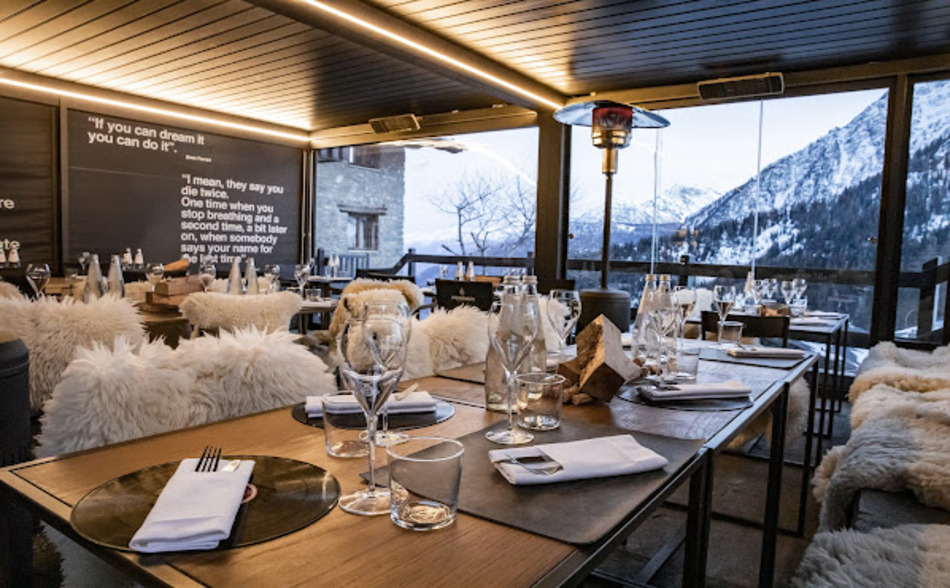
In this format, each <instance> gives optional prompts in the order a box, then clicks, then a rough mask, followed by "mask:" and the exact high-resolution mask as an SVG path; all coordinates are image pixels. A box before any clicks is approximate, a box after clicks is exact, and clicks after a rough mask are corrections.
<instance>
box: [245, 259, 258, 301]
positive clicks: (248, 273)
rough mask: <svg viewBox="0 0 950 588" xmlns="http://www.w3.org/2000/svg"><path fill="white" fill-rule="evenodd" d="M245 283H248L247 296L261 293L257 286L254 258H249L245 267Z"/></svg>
mask: <svg viewBox="0 0 950 588" xmlns="http://www.w3.org/2000/svg"><path fill="white" fill-rule="evenodd" d="M244 281H245V282H246V283H247V290H245V292H244V293H245V294H247V295H249V296H253V295H256V294H258V293H259V292H260V289H259V288H258V284H257V268H256V267H254V258H253V257H248V258H247V263H246V264H245V266H244Z"/></svg>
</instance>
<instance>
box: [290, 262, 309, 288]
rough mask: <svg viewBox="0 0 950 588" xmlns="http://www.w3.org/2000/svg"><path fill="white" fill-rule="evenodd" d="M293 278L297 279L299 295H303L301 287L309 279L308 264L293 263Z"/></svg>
mask: <svg viewBox="0 0 950 588" xmlns="http://www.w3.org/2000/svg"><path fill="white" fill-rule="evenodd" d="M294 279H295V280H297V285H298V286H300V295H301V296H303V288H304V286H305V285H306V284H307V280H309V279H310V266H309V265H307V264H306V263H298V264H297V265H295V266H294Z"/></svg>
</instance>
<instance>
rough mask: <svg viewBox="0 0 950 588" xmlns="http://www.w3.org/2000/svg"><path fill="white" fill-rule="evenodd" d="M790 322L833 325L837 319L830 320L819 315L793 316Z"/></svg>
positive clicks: (793, 323)
mask: <svg viewBox="0 0 950 588" xmlns="http://www.w3.org/2000/svg"><path fill="white" fill-rule="evenodd" d="M789 324H792V325H816V326H825V325H833V324H835V321H829V320H828V319H823V318H819V317H817V316H803V317H799V318H793V319H792V320H790V321H789Z"/></svg>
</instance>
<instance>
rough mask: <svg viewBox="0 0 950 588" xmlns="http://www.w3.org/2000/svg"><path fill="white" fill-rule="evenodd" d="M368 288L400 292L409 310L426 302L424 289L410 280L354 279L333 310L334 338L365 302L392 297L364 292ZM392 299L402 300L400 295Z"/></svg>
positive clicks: (332, 326)
mask: <svg viewBox="0 0 950 588" xmlns="http://www.w3.org/2000/svg"><path fill="white" fill-rule="evenodd" d="M366 290H391V291H394V292H398V293H399V295H400V296H401V299H402V300H404V301H405V302H406V304H408V305H409V312H415V311H416V310H417V309H418V308H419V307H421V306H422V305H423V303H425V295H424V294H423V293H422V290H421V289H419V286H416V285H415V284H413V283H412V282H409V281H408V280H390V281H386V280H367V279H363V278H361V279H358V280H353V281H352V282H350V283H349V284H347V285H346V287H345V288H343V292H342V293H341V294H340V304H339V305H337V307H336V310H334V312H333V320H332V321H331V322H330V336H331V337H332V338H334V339H336V338H338V337H339V336H340V333H342V332H343V325H344V324H346V321H347V320H348V319H349V318H350V314H351V313H354V312H360V311H361V310H362V308H363V304H364V303H365V302H366V301H367V300H369V299H378V300H383V299H390V298H383V296H386V295H385V294H382V293H380V292H376V293H374V294H362V295H360V294H361V293H362V292H364V291H366ZM391 299H392V300H400V298H399V297H393V298H391Z"/></svg>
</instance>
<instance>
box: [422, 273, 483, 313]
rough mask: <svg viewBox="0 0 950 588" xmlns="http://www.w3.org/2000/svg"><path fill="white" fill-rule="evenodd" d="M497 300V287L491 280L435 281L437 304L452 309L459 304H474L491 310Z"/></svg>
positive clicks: (479, 307)
mask: <svg viewBox="0 0 950 588" xmlns="http://www.w3.org/2000/svg"><path fill="white" fill-rule="evenodd" d="M494 301H495V287H494V286H493V285H492V284H491V282H462V281H457V280H436V281H435V305H436V307H437V308H443V309H445V310H452V309H453V308H456V307H458V306H462V305H467V306H474V307H476V308H477V309H479V310H485V311H487V310H491V305H492V302H494Z"/></svg>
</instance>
